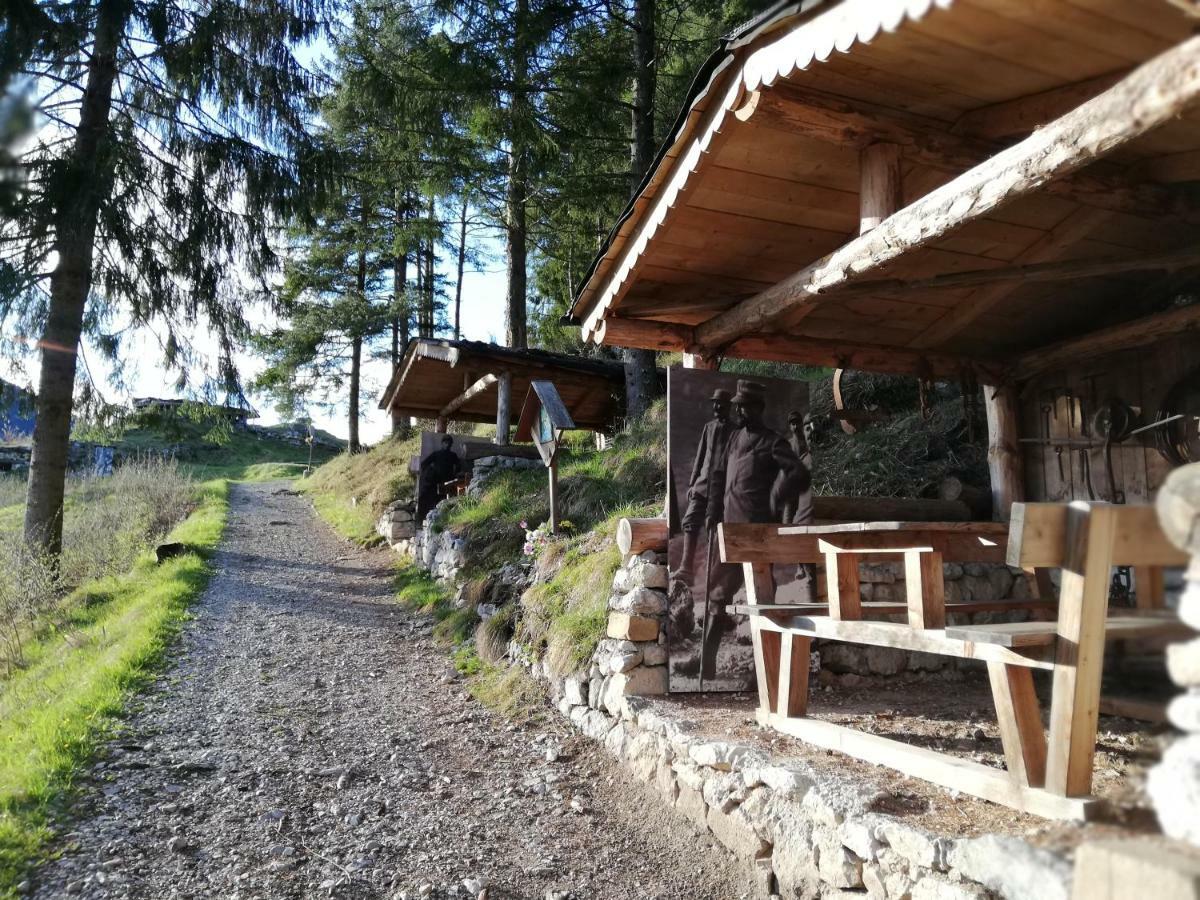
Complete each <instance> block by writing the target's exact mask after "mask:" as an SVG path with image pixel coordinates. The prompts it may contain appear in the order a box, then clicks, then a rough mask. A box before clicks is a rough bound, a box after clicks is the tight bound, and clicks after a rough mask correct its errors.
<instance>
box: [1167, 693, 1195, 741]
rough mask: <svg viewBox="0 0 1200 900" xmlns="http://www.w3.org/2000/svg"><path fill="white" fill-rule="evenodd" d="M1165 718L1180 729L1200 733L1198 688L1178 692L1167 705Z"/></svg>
mask: <svg viewBox="0 0 1200 900" xmlns="http://www.w3.org/2000/svg"><path fill="white" fill-rule="evenodd" d="M1167 718H1168V719H1170V720H1171V724H1172V725H1174V726H1175V727H1176V728H1178V729H1179V730H1180V731H1185V732H1189V733H1191V734H1197V733H1200V688H1193V689H1192V690H1190V691H1188V692H1187V693H1186V694H1180V695H1179V696H1178V697H1176V698H1175V699H1174V700H1172V701H1171V704H1170V705H1169V706H1168V707H1167Z"/></svg>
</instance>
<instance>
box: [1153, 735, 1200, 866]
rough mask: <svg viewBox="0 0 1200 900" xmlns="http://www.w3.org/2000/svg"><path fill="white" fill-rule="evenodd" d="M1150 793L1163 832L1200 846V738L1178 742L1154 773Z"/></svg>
mask: <svg viewBox="0 0 1200 900" xmlns="http://www.w3.org/2000/svg"><path fill="white" fill-rule="evenodd" d="M1146 789H1147V792H1148V793H1149V794H1150V799H1151V800H1152V801H1153V802H1154V811H1155V812H1156V813H1157V814H1158V821H1159V822H1160V823H1161V825H1162V828H1163V831H1165V832H1166V833H1167V834H1168V835H1170V836H1171V837H1173V838H1177V839H1179V840H1182V841H1187V842H1189V843H1191V844H1200V735H1191V736H1188V737H1184V738H1180V739H1179V740H1177V741H1175V743H1173V744H1172V745H1171V746H1170V747H1168V748H1167V750H1166V752H1164V753H1163V758H1162V762H1161V763H1159V764H1158V765H1157V766H1155V767H1154V768H1153V769H1151V770H1150V774H1149V776H1148V777H1147V779H1146Z"/></svg>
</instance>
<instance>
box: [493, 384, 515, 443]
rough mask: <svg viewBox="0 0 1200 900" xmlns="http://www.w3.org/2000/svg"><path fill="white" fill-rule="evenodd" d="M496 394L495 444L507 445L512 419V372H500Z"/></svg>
mask: <svg viewBox="0 0 1200 900" xmlns="http://www.w3.org/2000/svg"><path fill="white" fill-rule="evenodd" d="M498 378H499V380H498V381H497V383H496V384H497V388H498V390H497V392H496V443H497V444H500V445H501V446H503V445H504V444H507V443H508V429H509V423H510V421H511V419H512V372H501V373H500V375H499V376H498Z"/></svg>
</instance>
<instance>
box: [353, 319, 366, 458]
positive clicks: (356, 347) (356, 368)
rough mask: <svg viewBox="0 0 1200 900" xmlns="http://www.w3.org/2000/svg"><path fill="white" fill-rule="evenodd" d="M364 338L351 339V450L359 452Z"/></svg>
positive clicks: (360, 446)
mask: <svg viewBox="0 0 1200 900" xmlns="http://www.w3.org/2000/svg"><path fill="white" fill-rule="evenodd" d="M362 345H363V342H362V338H360V337H355V338H353V339H352V340H351V341H350V452H351V453H358V452H359V451H360V450H362V444H361V443H359V440H358V384H359V379H360V378H361V375H362Z"/></svg>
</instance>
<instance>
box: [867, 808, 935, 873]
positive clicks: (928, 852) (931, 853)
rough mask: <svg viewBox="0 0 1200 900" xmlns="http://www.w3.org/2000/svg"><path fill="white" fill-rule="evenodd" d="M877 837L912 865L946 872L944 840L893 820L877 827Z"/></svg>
mask: <svg viewBox="0 0 1200 900" xmlns="http://www.w3.org/2000/svg"><path fill="white" fill-rule="evenodd" d="M879 836H880V838H881V839H882V840H883V841H884V843H886V844H887V845H888V846H889V847H891V848H892V850H893V851H895V852H896V853H898V854H899V855H900V856H902V857H904V859H906V860H908V862H910V863H911V864H912V865H915V866H921V867H922V868H926V869H940V870H942V871H945V870H946V854H947V852H948V850H949V847H948V846H947V842H946V841H945V839H943V838H937V837H934V836H933V835H931V834H930V833H929V832H927V831H925V830H923V829H920V828H914V827H913V826H911V825H906V824H904V823H903V822H899V821H895V820H889V821H885V822H884V824H882V825H881V826H880V827H879Z"/></svg>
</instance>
